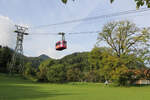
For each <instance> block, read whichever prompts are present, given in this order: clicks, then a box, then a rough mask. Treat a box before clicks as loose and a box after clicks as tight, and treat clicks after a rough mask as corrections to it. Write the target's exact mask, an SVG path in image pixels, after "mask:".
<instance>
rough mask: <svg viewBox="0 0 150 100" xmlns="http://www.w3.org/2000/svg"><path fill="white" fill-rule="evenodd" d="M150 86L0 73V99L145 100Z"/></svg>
mask: <svg viewBox="0 0 150 100" xmlns="http://www.w3.org/2000/svg"><path fill="white" fill-rule="evenodd" d="M149 99H150V86H144V87H114V86H104V84H101V83H66V84H50V83H34V82H31V81H29V80H24V79H21V78H20V77H9V76H8V75H5V74H0V100H149Z"/></svg>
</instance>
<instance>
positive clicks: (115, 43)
mask: <svg viewBox="0 0 150 100" xmlns="http://www.w3.org/2000/svg"><path fill="white" fill-rule="evenodd" d="M149 33H150V32H149V30H146V31H145V29H144V30H143V29H139V28H138V27H136V25H135V24H134V23H131V22H129V21H118V22H110V23H108V24H106V25H104V27H103V30H102V32H101V33H99V37H98V43H101V42H102V41H103V42H106V43H107V44H108V45H109V47H111V48H112V49H113V51H114V52H116V55H117V56H118V57H120V56H122V55H128V54H130V53H136V54H138V51H139V50H144V49H146V48H148V45H147V43H148V40H149V38H148V36H149ZM141 45H142V46H141Z"/></svg>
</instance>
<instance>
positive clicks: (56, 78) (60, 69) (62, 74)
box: [46, 64, 66, 83]
mask: <svg viewBox="0 0 150 100" xmlns="http://www.w3.org/2000/svg"><path fill="white" fill-rule="evenodd" d="M46 77H47V79H48V81H49V82H52V83H64V82H66V68H65V66H63V65H61V64H58V65H53V66H50V67H49V68H48V70H47V74H46Z"/></svg>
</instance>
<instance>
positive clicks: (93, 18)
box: [30, 8, 150, 28]
mask: <svg viewBox="0 0 150 100" xmlns="http://www.w3.org/2000/svg"><path fill="white" fill-rule="evenodd" d="M146 11H150V8H142V9H140V10H128V11H122V12H117V13H112V14H107V15H101V16H95V17H88V18H82V19H76V20H70V21H64V22H60V23H54V24H49V25H39V26H35V27H30V28H42V27H50V26H58V25H64V24H71V23H77V22H81V21H89V20H96V19H102V18H107V17H114V16H121V15H127V14H133V13H140V12H146Z"/></svg>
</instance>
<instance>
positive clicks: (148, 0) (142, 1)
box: [61, 0, 150, 8]
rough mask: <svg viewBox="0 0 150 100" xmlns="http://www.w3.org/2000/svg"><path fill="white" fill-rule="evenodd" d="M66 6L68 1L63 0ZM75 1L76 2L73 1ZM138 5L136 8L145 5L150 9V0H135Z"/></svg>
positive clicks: (112, 0)
mask: <svg viewBox="0 0 150 100" xmlns="http://www.w3.org/2000/svg"><path fill="white" fill-rule="evenodd" d="M61 1H62V2H63V3H64V4H66V3H67V1H68V0H61ZM73 1H75V0H73ZM114 1H115V0H110V3H113V2H114ZM134 1H135V3H136V7H137V8H139V7H141V6H144V4H145V5H146V6H147V7H148V8H150V0H134Z"/></svg>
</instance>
